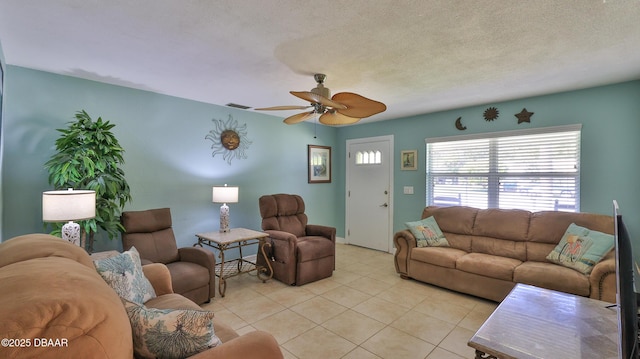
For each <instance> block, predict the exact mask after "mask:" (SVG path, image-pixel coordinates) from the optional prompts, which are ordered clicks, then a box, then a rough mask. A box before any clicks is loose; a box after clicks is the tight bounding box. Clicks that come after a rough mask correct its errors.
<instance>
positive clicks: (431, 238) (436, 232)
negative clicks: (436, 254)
mask: <svg viewBox="0 0 640 359" xmlns="http://www.w3.org/2000/svg"><path fill="white" fill-rule="evenodd" d="M404 225H405V226H407V228H409V231H411V234H413V236H414V237H415V238H416V244H417V246H418V247H449V242H447V239H446V238H445V237H444V234H442V231H441V230H440V227H439V226H438V223H437V222H436V220H435V218H433V216H431V217H427V218H424V219H422V220H419V221H415V222H407V223H405V224H404Z"/></svg>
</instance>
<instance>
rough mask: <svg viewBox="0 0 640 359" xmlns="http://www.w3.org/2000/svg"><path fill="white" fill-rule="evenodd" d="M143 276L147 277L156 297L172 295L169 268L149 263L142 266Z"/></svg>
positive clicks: (160, 264)
mask: <svg viewBox="0 0 640 359" xmlns="http://www.w3.org/2000/svg"><path fill="white" fill-rule="evenodd" d="M142 271H143V272H144V276H145V277H147V279H148V280H149V282H151V285H152V286H153V290H154V291H155V292H156V295H157V296H161V295H164V294H171V293H173V285H172V284H171V273H169V268H167V266H166V265H164V264H162V263H151V264H145V265H143V266H142Z"/></svg>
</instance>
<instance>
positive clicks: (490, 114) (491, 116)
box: [483, 107, 500, 121]
mask: <svg viewBox="0 0 640 359" xmlns="http://www.w3.org/2000/svg"><path fill="white" fill-rule="evenodd" d="M499 114H500V111H498V109H497V108H495V107H489V108H488V109H486V110H484V114H483V116H484V119H485V120H486V121H493V120H495V119H497V118H498V115H499Z"/></svg>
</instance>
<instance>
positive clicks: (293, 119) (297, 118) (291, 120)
mask: <svg viewBox="0 0 640 359" xmlns="http://www.w3.org/2000/svg"><path fill="white" fill-rule="evenodd" d="M314 113H315V112H314V111H311V112H303V113H299V114H297V115H293V116H289V117H287V118H285V119H284V121H282V122H284V123H286V124H287V125H293V124H296V123H299V122H302V121H305V120H308V119H310V118H311V117H313V114H314Z"/></svg>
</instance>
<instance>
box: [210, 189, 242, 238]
mask: <svg viewBox="0 0 640 359" xmlns="http://www.w3.org/2000/svg"><path fill="white" fill-rule="evenodd" d="M237 202H238V187H228V186H227V185H226V184H225V185H224V186H213V203H222V206H220V232H221V233H226V232H230V231H231V229H229V206H227V203H237Z"/></svg>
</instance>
